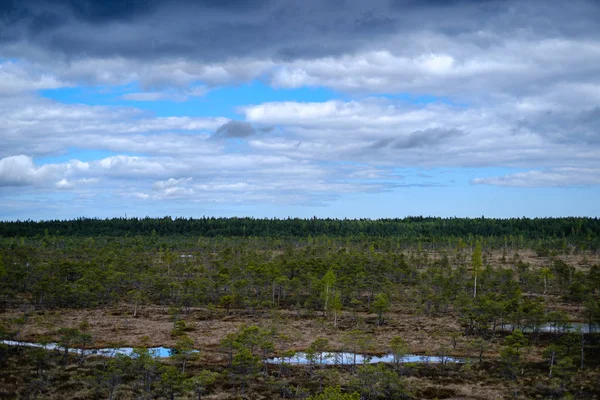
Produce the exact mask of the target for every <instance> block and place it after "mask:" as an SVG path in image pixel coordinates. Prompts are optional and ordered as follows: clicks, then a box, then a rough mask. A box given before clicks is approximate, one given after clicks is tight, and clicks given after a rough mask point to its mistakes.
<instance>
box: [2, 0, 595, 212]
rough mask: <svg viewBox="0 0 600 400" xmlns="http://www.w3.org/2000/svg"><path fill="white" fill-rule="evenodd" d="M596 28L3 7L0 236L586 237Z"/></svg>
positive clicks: (569, 10)
mask: <svg viewBox="0 0 600 400" xmlns="http://www.w3.org/2000/svg"><path fill="white" fill-rule="evenodd" d="M598 20H600V3H598V2H596V1H593V0H576V1H573V2H569V4H566V3H565V2H562V1H558V0H552V1H549V2H548V1H541V0H533V1H530V2H520V1H516V0H507V1H501V0H489V1H484V2H480V1H471V0H453V1H446V0H435V1H433V0H431V1H425V2H414V1H412V0H374V1H371V2H369V5H368V7H365V5H364V3H363V2H361V1H358V0H335V1H330V2H321V1H316V0H309V1H307V2H303V3H302V4H301V5H297V4H289V3H287V2H284V1H282V0H252V1H242V0H232V1H227V2H218V1H214V0H205V1H199V2H195V1H189V0H176V1H172V2H168V3H165V2H160V1H158V0H125V1H122V0H104V1H101V0H82V1H80V2H73V1H70V0H52V1H49V0H21V1H8V2H3V3H2V4H0V31H2V32H3V35H1V37H0V121H2V124H1V126H0V221H16V220H34V221H41V220H72V219H76V218H80V217H81V216H83V218H92V219H93V218H98V219H106V218H119V217H118V216H119V215H121V216H123V215H127V216H130V217H136V218H144V217H145V216H150V217H152V218H162V217H163V216H165V215H169V216H171V217H174V216H175V215H186V216H187V217H183V218H190V217H192V218H198V217H199V216H204V215H207V216H210V217H217V218H219V217H222V218H231V217H237V216H247V217H252V218H263V219H264V218H278V219H285V218H301V219H308V218H312V217H318V218H332V219H372V220H377V219H386V218H405V217H407V216H418V215H435V216H439V217H440V218H479V217H480V216H482V215H486V216H487V217H486V218H490V219H510V218H531V219H534V218H564V217H566V216H576V215H577V216H581V217H591V218H597V217H600V206H599V205H598V202H597V199H598V198H599V197H600V161H599V160H600V84H599V83H598V82H600V69H598V68H597V67H596V66H597V65H600V26H599V25H598V23H597V21H598ZM240 218H245V217H240ZM434 218H437V217H434ZM575 218H577V217H575Z"/></svg>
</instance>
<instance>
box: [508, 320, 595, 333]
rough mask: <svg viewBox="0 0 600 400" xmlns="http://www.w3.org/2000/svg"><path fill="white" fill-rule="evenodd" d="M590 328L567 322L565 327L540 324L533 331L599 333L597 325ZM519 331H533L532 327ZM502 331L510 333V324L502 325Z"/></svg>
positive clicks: (579, 323) (580, 323)
mask: <svg viewBox="0 0 600 400" xmlns="http://www.w3.org/2000/svg"><path fill="white" fill-rule="evenodd" d="M591 328H592V329H591V330H590V325H589V324H586V323H583V322H569V323H568V324H566V325H554V324H541V325H539V326H537V327H535V331H537V332H552V333H559V332H578V331H581V332H583V333H590V332H592V333H593V332H598V331H600V327H599V326H597V325H592V327H591ZM521 329H522V331H523V332H533V331H534V327H532V326H524V327H522V328H521ZM503 330H505V331H512V330H513V326H512V325H510V324H504V326H503Z"/></svg>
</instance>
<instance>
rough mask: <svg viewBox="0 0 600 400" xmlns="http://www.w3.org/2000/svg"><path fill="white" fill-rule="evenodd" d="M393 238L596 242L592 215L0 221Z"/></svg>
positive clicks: (9, 225) (10, 231)
mask: <svg viewBox="0 0 600 400" xmlns="http://www.w3.org/2000/svg"><path fill="white" fill-rule="evenodd" d="M48 234H50V235H56V236H87V237H90V236H92V237H93V236H148V235H160V236H169V235H177V236H179V235H183V236H205V237H218V236H230V237H309V236H331V237H361V236H367V237H379V238H385V237H395V238H406V239H418V240H424V241H437V240H439V239H445V238H452V237H462V238H465V237H470V236H472V237H488V238H492V237H495V238H505V237H506V238H508V237H512V238H520V239H521V240H523V239H526V240H532V239H568V240H569V242H570V243H573V242H578V243H583V242H585V243H586V244H587V245H591V244H592V243H595V244H597V242H598V239H599V238H600V219H598V218H579V217H565V218H534V219H530V218H511V219H496V218H435V217H407V218H402V219H376V220H370V219H329V218H327V219H319V218H312V219H300V218H289V219H266V218H265V219H257V218H208V217H205V218H196V219H195V218H175V219H173V218H171V217H165V218H149V217H147V218H113V219H91V218H78V219H73V220H49V221H4V222H0V236H3V237H35V236H44V235H48ZM592 247H596V246H592Z"/></svg>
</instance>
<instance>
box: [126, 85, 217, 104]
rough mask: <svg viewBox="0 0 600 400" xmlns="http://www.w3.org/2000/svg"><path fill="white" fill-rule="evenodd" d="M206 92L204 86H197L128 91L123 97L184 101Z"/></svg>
mask: <svg viewBox="0 0 600 400" xmlns="http://www.w3.org/2000/svg"><path fill="white" fill-rule="evenodd" d="M205 94H206V89H205V88H203V87H195V88H192V89H187V90H163V91H159V92H133V93H127V94H125V95H123V96H121V98H122V99H123V100H130V101H160V100H169V101H177V102H183V101H186V100H188V99H189V98H190V97H201V96H204V95H205Z"/></svg>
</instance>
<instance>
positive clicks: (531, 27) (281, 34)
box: [0, 0, 600, 61]
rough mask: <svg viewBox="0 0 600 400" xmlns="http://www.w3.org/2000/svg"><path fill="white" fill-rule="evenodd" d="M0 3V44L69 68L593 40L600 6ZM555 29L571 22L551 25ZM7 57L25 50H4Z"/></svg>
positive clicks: (341, 0) (179, 0)
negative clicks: (464, 43) (567, 34)
mask: <svg viewBox="0 0 600 400" xmlns="http://www.w3.org/2000/svg"><path fill="white" fill-rule="evenodd" d="M0 3H1V4H2V5H0V15H2V16H3V17H2V18H0V43H1V42H4V43H5V45H6V44H17V43H22V42H23V41H26V42H27V43H28V45H29V46H33V47H35V48H37V49H38V50H42V51H43V52H50V53H59V54H64V55H66V56H68V57H69V59H73V58H81V57H106V56H121V57H124V58H128V59H148V58H151V59H156V58H164V57H184V58H187V59H193V60H199V61H222V60H224V59H229V58H239V57H257V58H265V57H266V58H282V59H302V58H311V57H321V56H328V55H339V54H345V53H348V52H352V51H355V50H359V49H363V50H364V49H366V48H371V47H372V46H373V44H374V43H382V44H385V43H386V40H387V38H388V36H390V35H392V34H403V33H410V32H416V31H431V32H440V33H443V34H450V35H462V34H465V33H473V34H476V33H477V32H479V31H480V30H481V29H483V28H485V29H486V30H489V31H491V32H495V33H498V34H501V35H505V34H508V33H509V32H514V33H518V34H523V32H525V33H526V32H529V31H532V32H534V31H536V30H539V31H540V34H542V35H543V34H544V33H548V32H550V33H552V34H555V33H556V32H558V31H561V30H565V31H572V32H586V33H589V32H590V31H593V32H594V33H597V32H598V26H597V20H598V19H596V17H598V16H599V13H600V6H598V4H597V2H592V1H591V0H590V1H581V0H579V1H577V0H574V4H575V5H571V3H569V6H568V7H567V6H566V5H565V4H564V3H561V2H558V1H556V2H555V3H556V7H552V6H551V5H549V4H548V2H541V1H537V0H534V1H531V2H517V1H516V0H512V1H499V0H487V1H483V2H481V1H467V0H452V1H449V0H446V1H441V0H438V1H426V2H421V1H416V0H411V1H392V2H390V1H389V0H372V1H370V2H369V4H368V6H367V7H365V3H364V2H363V1H359V0H335V1H326V2H322V1H318V0H307V1H305V2H302V3H298V2H286V1H281V0H280V1H276V0H251V1H244V0H225V1H223V0H205V1H191V0H176V1H169V2H162V1H159V0H46V1H44V0H22V1H19V2H17V1H11V0H9V1H3V2H0ZM550 3H554V2H552V1H551V2H550ZM542 4H543V5H544V7H540V6H541V5H542ZM561 4H562V5H561ZM563 17H564V18H563ZM557 20H560V21H561V22H562V21H570V22H565V23H561V24H556V21H557ZM107 25H110V27H107ZM492 36H493V35H492ZM374 41H376V42H374ZM409 45H412V44H411V43H407V46H409ZM0 50H1V49H0ZM11 51H12V52H13V53H18V52H19V51H22V52H25V51H26V49H25V48H24V47H22V46H13V48H11ZM5 53H6V51H5ZM11 56H19V54H11Z"/></svg>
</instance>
